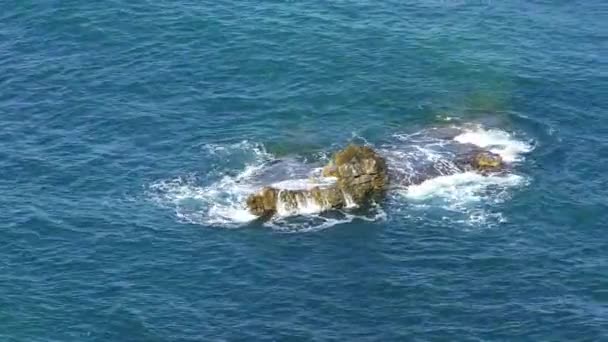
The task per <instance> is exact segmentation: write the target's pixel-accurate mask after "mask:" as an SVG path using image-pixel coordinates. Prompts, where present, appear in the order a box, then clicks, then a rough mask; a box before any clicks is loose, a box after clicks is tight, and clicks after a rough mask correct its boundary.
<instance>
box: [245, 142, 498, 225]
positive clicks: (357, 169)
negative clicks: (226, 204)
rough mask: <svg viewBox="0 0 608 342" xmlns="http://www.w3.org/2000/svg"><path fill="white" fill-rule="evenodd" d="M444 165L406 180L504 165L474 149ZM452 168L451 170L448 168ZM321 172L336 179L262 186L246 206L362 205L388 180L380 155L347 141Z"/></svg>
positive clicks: (267, 209) (257, 209)
mask: <svg viewBox="0 0 608 342" xmlns="http://www.w3.org/2000/svg"><path fill="white" fill-rule="evenodd" d="M448 166H449V167H447V166H446V167H443V166H442V165H433V166H432V167H430V168H429V169H428V170H427V171H428V172H422V173H420V174H419V175H414V176H413V177H412V178H411V179H408V180H407V182H408V183H409V184H417V183H421V182H422V181H424V180H426V179H429V178H432V177H435V176H438V175H443V174H444V172H443V171H445V172H449V171H454V172H458V171H459V170H461V171H467V170H473V171H477V172H481V173H482V174H485V173H488V172H496V171H500V170H501V169H502V168H503V167H504V163H503V161H502V159H501V157H500V156H499V155H498V154H495V153H492V152H488V151H480V150H476V151H471V152H470V153H468V154H466V155H465V156H464V157H462V158H458V159H457V160H456V161H455V162H454V163H453V164H452V163H450V165H448ZM452 168H453V169H454V170H451V169H452ZM444 169H445V170H444ZM446 170H447V171H446ZM322 175H323V176H325V177H335V178H336V183H335V184H329V185H323V186H315V187H313V188H311V189H301V190H284V189H276V188H272V187H265V188H263V189H262V190H260V191H259V192H258V193H255V194H253V195H251V196H249V198H248V199H247V207H248V208H249V211H250V212H251V213H252V214H254V215H256V216H260V217H270V216H272V215H274V214H276V213H277V212H278V213H279V214H281V215H290V214H297V213H301V212H303V211H306V210H310V211H314V212H320V211H326V210H330V209H340V208H343V207H346V206H349V205H353V204H354V205H363V204H365V203H366V202H368V201H370V200H373V199H376V198H379V197H381V195H382V194H383V193H384V191H385V190H386V188H387V186H388V181H389V180H388V170H387V166H386V161H385V160H384V158H382V157H381V156H380V155H378V153H376V152H375V151H374V150H373V149H371V148H369V147H367V146H356V145H350V146H348V147H347V148H345V149H344V150H342V151H339V152H338V153H336V154H335V156H334V158H333V160H332V161H331V162H330V163H329V164H328V165H327V166H325V167H324V168H323V170H322Z"/></svg>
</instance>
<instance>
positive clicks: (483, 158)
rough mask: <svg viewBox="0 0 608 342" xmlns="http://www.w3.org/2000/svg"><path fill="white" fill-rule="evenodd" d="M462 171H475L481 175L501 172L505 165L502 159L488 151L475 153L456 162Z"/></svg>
mask: <svg viewBox="0 0 608 342" xmlns="http://www.w3.org/2000/svg"><path fill="white" fill-rule="evenodd" d="M457 165H459V167H460V168H462V169H463V170H464V171H469V170H472V171H477V172H480V173H482V174H486V173H490V172H498V171H501V170H502V169H503V168H504V167H505V164H504V162H503V160H502V157H501V156H500V155H498V154H496V153H492V152H490V151H476V152H475V153H471V154H470V155H467V156H465V157H464V158H461V159H460V160H459V161H457Z"/></svg>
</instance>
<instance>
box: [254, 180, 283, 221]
mask: <svg viewBox="0 0 608 342" xmlns="http://www.w3.org/2000/svg"><path fill="white" fill-rule="evenodd" d="M278 193H279V190H277V189H275V188H271V187H265V188H263V189H262V190H260V191H259V192H258V193H255V194H253V195H251V196H249V197H248V198H247V208H249V211H250V212H251V213H252V214H253V215H256V216H262V217H267V216H272V215H274V213H275V212H276V211H277V199H278Z"/></svg>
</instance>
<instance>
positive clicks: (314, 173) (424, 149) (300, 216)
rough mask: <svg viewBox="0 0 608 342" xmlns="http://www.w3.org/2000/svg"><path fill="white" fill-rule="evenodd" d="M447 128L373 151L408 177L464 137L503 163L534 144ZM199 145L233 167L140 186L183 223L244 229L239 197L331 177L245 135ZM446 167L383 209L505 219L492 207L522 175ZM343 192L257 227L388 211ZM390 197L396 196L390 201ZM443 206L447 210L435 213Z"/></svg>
mask: <svg viewBox="0 0 608 342" xmlns="http://www.w3.org/2000/svg"><path fill="white" fill-rule="evenodd" d="M453 128H454V129H455V130H456V131H455V132H456V133H455V137H454V138H453V139H452V138H450V137H448V138H441V137H437V136H434V135H433V133H432V131H421V132H417V133H414V134H409V135H397V136H395V138H396V139H395V140H394V141H393V143H392V144H391V145H383V146H380V147H378V150H379V151H380V152H381V153H382V154H383V155H384V156H385V157H386V159H387V162H388V164H389V165H390V168H391V169H392V170H393V171H394V170H399V172H401V173H402V174H403V175H405V176H406V178H407V177H410V176H411V175H416V172H420V163H421V162H422V163H427V164H428V163H434V164H435V165H439V164H441V165H443V164H442V163H444V162H445V163H448V164H449V162H450V160H451V159H452V157H453V155H452V152H450V151H452V150H450V149H449V148H446V147H447V145H450V144H459V143H468V144H474V145H477V146H479V147H482V148H487V149H490V150H491V151H493V152H495V153H498V154H500V155H501V156H502V157H503V159H504V160H505V161H507V162H513V161H519V160H522V159H523V156H524V154H525V153H527V152H529V151H531V150H532V148H533V146H532V145H531V144H530V143H528V142H525V141H522V140H518V139H517V138H516V137H514V136H513V135H512V134H510V133H508V132H505V131H502V130H497V129H486V128H483V127H481V126H475V127H467V128H458V127H453ZM459 130H460V132H459ZM429 132H431V133H430V134H429ZM204 150H205V152H206V153H207V154H208V156H209V158H210V160H211V162H213V163H217V166H215V164H214V169H215V170H218V169H220V165H221V168H222V169H223V168H227V170H231V169H232V170H236V171H234V172H228V174H224V175H222V176H216V177H213V175H210V176H207V177H197V176H196V174H195V175H189V176H181V177H176V178H173V179H168V180H160V181H157V182H154V183H152V184H151V185H150V186H149V188H148V191H147V192H148V193H149V196H150V197H151V198H152V199H153V200H154V201H155V202H157V203H159V204H160V205H162V206H164V207H167V208H170V209H172V210H174V212H175V215H176V217H177V218H178V219H179V220H180V221H182V222H188V223H194V224H201V225H205V226H215V227H226V228H232V227H243V226H246V225H247V224H249V223H250V222H251V221H253V220H255V219H256V217H255V216H254V215H251V214H250V213H249V211H248V210H247V208H246V206H245V202H246V199H247V197H248V196H249V195H250V194H252V193H254V192H256V191H258V190H259V189H261V187H262V186H265V185H271V186H273V187H275V188H278V189H282V190H299V189H311V188H313V187H315V186H327V185H330V184H333V183H335V181H336V179H335V178H324V177H321V168H311V170H310V172H309V174H308V175H307V174H306V171H304V173H302V164H301V163H299V162H298V161H297V160H295V159H294V160H287V161H285V160H283V163H282V164H278V165H277V164H276V160H275V158H274V157H273V156H272V155H270V154H269V153H267V152H266V151H265V149H264V148H263V146H262V145H260V144H255V143H251V142H248V141H243V142H240V143H236V144H231V145H205V146H204ZM448 166H449V165H448ZM445 169H446V173H445V175H443V176H439V177H436V178H432V179H428V180H426V181H424V182H422V183H421V184H418V185H412V186H409V187H407V188H403V187H397V188H396V189H393V190H392V193H390V194H389V198H390V199H391V201H389V202H391V205H392V206H396V208H392V210H390V211H389V212H393V213H395V212H404V211H405V212H406V213H405V214H406V217H410V218H412V219H421V220H424V219H427V218H428V217H429V216H436V215H437V214H439V215H440V217H443V219H449V220H451V221H452V222H454V223H467V224H469V225H473V226H475V225H489V224H490V223H492V222H503V221H505V220H506V218H505V217H504V215H503V214H502V213H500V212H497V211H496V210H494V209H493V208H492V207H491V206H492V205H493V204H495V203H499V202H501V201H504V200H505V199H506V198H508V196H509V194H510V193H511V191H510V190H511V189H513V188H515V187H518V186H521V185H524V184H525V183H526V181H527V179H526V177H524V176H520V175H516V174H502V175H489V176H483V175H480V174H477V173H473V172H465V173H454V174H449V173H452V172H456V171H455V170H452V169H450V168H449V167H446V168H445ZM304 170H306V168H304ZM277 174H282V175H283V176H281V177H282V178H281V177H280V178H279V180H278V181H276V182H274V183H272V181H271V182H270V183H268V182H266V179H267V178H264V177H266V176H268V177H270V178H268V179H273V177H275V176H276V175H277ZM442 174H444V173H443V172H442ZM269 175H270V176H269ZM302 177H306V178H302ZM284 178H289V179H286V180H285V179H284ZM275 179H276V178H275ZM281 179H282V180H281ZM406 183H407V182H406ZM344 198H345V201H346V203H347V208H346V209H345V210H338V211H332V212H331V213H327V212H324V211H325V210H326V208H325V207H323V205H322V204H318V203H317V202H316V201H314V200H313V199H312V198H307V197H306V196H302V198H299V199H298V203H297V208H291V207H288V206H287V205H286V204H285V203H282V202H280V203H279V204H278V215H277V216H275V217H274V218H273V219H271V220H270V221H267V222H266V223H264V225H265V226H267V227H270V228H272V229H276V230H280V231H285V232H303V231H315V230H320V229H325V228H329V227H332V226H335V225H337V224H344V223H348V222H351V221H353V220H355V219H360V220H367V221H379V220H385V219H387V212H385V211H384V209H383V208H382V207H380V205H378V204H375V205H374V206H372V208H370V209H369V210H368V211H367V212H366V213H361V212H359V211H354V210H351V209H354V208H357V205H356V204H355V203H354V201H353V200H352V198H350V197H349V196H348V195H346V194H345V196H344ZM397 198H399V200H396V201H395V199H397ZM488 206H490V207H488ZM442 210H447V211H449V213H444V214H441V212H442ZM443 219H442V220H443Z"/></svg>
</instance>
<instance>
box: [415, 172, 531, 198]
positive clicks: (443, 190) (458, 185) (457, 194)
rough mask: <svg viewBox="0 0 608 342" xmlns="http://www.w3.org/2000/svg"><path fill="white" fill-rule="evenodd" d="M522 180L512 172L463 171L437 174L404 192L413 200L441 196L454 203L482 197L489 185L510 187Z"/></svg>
mask: <svg viewBox="0 0 608 342" xmlns="http://www.w3.org/2000/svg"><path fill="white" fill-rule="evenodd" d="M523 180H524V178H523V177H522V176H519V175H514V174H508V175H504V176H498V175H496V176H493V175H490V176H483V175H480V174H478V173H475V172H464V173H457V174H453V175H447V176H439V177H436V178H431V179H429V180H426V181H424V182H422V183H421V184H417V185H411V186H409V187H408V188H407V190H405V192H404V194H405V195H406V197H408V198H410V199H413V200H424V199H428V198H431V197H442V198H445V199H447V200H449V201H450V202H452V203H454V204H464V203H466V202H473V201H479V200H481V199H484V193H483V191H484V190H485V189H487V188H488V187H490V186H498V187H501V188H504V187H511V186H516V185H519V184H521V183H522V182H523Z"/></svg>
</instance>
